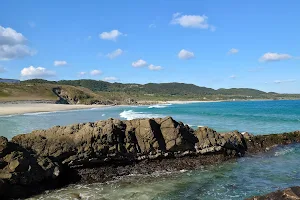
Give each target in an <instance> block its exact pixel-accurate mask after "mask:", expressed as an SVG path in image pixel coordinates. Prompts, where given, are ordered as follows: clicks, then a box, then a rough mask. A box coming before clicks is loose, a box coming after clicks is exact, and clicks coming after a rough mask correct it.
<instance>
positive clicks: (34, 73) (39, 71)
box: [21, 66, 55, 78]
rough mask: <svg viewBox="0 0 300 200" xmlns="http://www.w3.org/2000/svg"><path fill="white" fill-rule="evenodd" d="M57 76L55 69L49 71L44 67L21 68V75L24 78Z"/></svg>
mask: <svg viewBox="0 0 300 200" xmlns="http://www.w3.org/2000/svg"><path fill="white" fill-rule="evenodd" d="M51 76H55V72H54V71H49V70H47V69H46V68H44V67H33V66H30V67H27V68H26V67H25V68H24V69H22V70H21V77H23V78H44V77H51Z"/></svg>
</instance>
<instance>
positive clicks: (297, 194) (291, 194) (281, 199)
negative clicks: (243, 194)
mask: <svg viewBox="0 0 300 200" xmlns="http://www.w3.org/2000/svg"><path fill="white" fill-rule="evenodd" d="M299 199H300V187H299V186H296V187H291V188H287V189H284V190H278V191H275V192H272V193H269V194H266V195H263V196H255V197H252V198H249V199H248V200H299Z"/></svg>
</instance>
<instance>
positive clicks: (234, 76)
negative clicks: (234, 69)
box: [229, 75, 237, 79]
mask: <svg viewBox="0 0 300 200" xmlns="http://www.w3.org/2000/svg"><path fill="white" fill-rule="evenodd" d="M229 78H231V79H236V78H237V76H236V75H231V76H229Z"/></svg>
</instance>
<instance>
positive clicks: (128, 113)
mask: <svg viewBox="0 0 300 200" xmlns="http://www.w3.org/2000/svg"><path fill="white" fill-rule="evenodd" d="M120 117H122V118H125V119H127V120H132V119H140V118H157V117H164V116H162V115H159V114H153V113H144V112H135V111H133V110H124V111H123V112H121V113H120Z"/></svg>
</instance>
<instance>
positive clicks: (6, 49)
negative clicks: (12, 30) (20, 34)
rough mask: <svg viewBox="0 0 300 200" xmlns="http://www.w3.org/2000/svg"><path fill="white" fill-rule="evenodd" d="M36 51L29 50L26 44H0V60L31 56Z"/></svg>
mask: <svg viewBox="0 0 300 200" xmlns="http://www.w3.org/2000/svg"><path fill="white" fill-rule="evenodd" d="M35 53H36V52H35V51H34V50H31V49H30V48H29V47H28V46H26V45H22V44H17V45H0V60H12V59H17V58H23V57H26V56H32V55H34V54H35Z"/></svg>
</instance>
